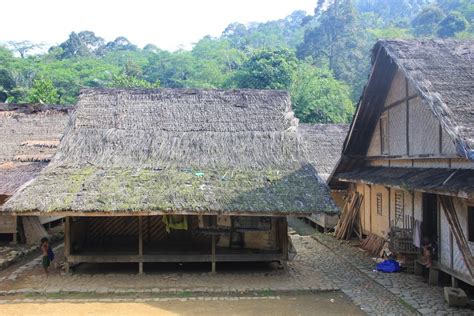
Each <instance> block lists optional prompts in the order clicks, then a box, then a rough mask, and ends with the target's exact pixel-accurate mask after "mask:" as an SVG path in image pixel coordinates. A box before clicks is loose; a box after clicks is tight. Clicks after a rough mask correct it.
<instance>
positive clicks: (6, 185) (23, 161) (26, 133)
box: [0, 103, 71, 242]
mask: <svg viewBox="0 0 474 316" xmlns="http://www.w3.org/2000/svg"><path fill="white" fill-rule="evenodd" d="M70 109H71V107H69V108H65V107H58V106H51V105H42V104H4V103H0V144H1V146H0V205H2V204H3V203H4V202H5V201H6V200H8V199H9V198H10V197H11V196H12V195H13V194H14V193H15V191H17V190H18V189H19V188H20V187H21V186H23V185H25V184H26V183H28V182H29V181H31V180H32V179H34V178H35V177H36V176H37V175H38V174H39V173H40V172H41V170H42V169H43V168H44V167H45V166H46V165H47V164H48V162H49V161H50V159H51V157H52V156H53V154H54V153H55V151H56V149H57V146H58V145H59V140H60V138H61V136H62V134H63V132H64V128H65V126H66V123H67V121H68V118H69V115H68V112H69V110H70ZM2 215H3V216H2V217H1V218H0V234H12V236H13V242H16V239H17V231H18V229H17V224H18V221H17V218H16V216H7V215H5V214H2ZM55 219H58V218H57V217H56V218H53V217H48V218H42V219H40V220H38V218H32V219H29V220H30V222H31V223H36V224H37V225H38V226H40V221H42V222H50V221H54V220H55ZM23 230H24V231H25V235H28V236H27V239H29V236H30V235H29V234H27V231H26V229H25V227H24V229H23ZM35 242H36V241H35Z"/></svg>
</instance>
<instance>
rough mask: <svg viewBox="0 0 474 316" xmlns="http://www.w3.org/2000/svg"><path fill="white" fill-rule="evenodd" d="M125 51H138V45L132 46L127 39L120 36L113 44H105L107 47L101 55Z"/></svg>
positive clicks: (104, 47) (102, 50)
mask: <svg viewBox="0 0 474 316" xmlns="http://www.w3.org/2000/svg"><path fill="white" fill-rule="evenodd" d="M123 50H129V51H136V50H138V48H137V46H136V45H134V44H132V43H131V42H130V41H129V40H128V39H127V38H125V37H123V36H119V37H117V38H116V39H115V40H113V41H112V42H108V43H107V44H105V46H103V47H102V48H101V49H100V53H101V54H104V53H107V52H113V51H123Z"/></svg>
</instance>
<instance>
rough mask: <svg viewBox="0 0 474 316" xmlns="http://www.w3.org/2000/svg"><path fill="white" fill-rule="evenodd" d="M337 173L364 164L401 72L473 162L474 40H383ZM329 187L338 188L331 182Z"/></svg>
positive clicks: (462, 154)
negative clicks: (389, 94) (394, 83)
mask: <svg viewBox="0 0 474 316" xmlns="http://www.w3.org/2000/svg"><path fill="white" fill-rule="evenodd" d="M372 64H373V66H372V72H371V75H370V78H369V82H368V84H367V86H366V87H365V89H364V93H363V94H362V97H361V99H360V102H359V106H358V107H357V110H356V113H355V114H354V118H353V120H352V123H351V127H350V129H349V133H348V135H347V138H346V140H345V141H344V145H343V154H342V157H341V161H340V163H339V164H338V165H337V166H336V168H335V170H334V174H338V173H342V172H348V171H351V170H354V168H359V167H361V166H363V165H364V157H365V156H366V154H367V150H368V148H369V144H370V140H371V136H372V134H373V131H374V129H375V127H376V125H377V121H378V119H379V118H380V114H381V113H382V111H383V105H384V102H385V99H386V97H387V94H388V92H389V89H390V84H391V82H392V79H393V78H394V76H395V74H396V72H397V71H401V72H402V73H403V75H404V76H405V77H406V78H407V79H408V82H409V83H410V85H411V86H412V87H413V88H414V89H415V91H416V93H417V94H418V95H419V96H420V97H421V98H422V99H423V100H424V101H425V103H426V104H427V106H428V107H429V108H430V110H431V111H432V112H433V114H434V115H435V116H436V117H437V118H438V120H439V121H440V124H441V126H442V128H443V129H444V130H445V131H446V132H447V134H448V135H450V137H451V138H452V141H453V143H455V145H456V150H457V153H458V155H459V156H460V157H463V158H466V159H469V160H471V161H474V106H473V105H474V84H473V83H474V67H473V64H474V41H473V40H453V39H445V40H441V39H436V40H381V41H378V42H377V44H376V45H375V46H374V49H373V56H372ZM329 181H330V185H331V187H333V188H335V187H337V186H338V185H339V184H338V183H337V181H335V180H334V181H333V180H332V177H331V179H329Z"/></svg>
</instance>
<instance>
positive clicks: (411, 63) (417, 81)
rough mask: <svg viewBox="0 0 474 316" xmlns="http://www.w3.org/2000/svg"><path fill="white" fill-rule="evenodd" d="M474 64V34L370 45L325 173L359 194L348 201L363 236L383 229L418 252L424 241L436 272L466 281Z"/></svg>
mask: <svg viewBox="0 0 474 316" xmlns="http://www.w3.org/2000/svg"><path fill="white" fill-rule="evenodd" d="M473 65H474V41H472V40H467V41H461V40H452V39H450V40H382V41H379V42H377V44H376V45H375V46H374V49H373V57H372V71H371V74H370V77H369V81H368V83H367V85H366V87H365V89H364V92H363V95H362V97H361V99H360V102H359V106H358V107H357V111H356V113H355V115H354V118H353V121H352V124H351V127H350V130H349V133H348V135H347V138H346V140H345V142H344V147H343V152H342V157H341V160H340V162H339V163H338V165H337V166H336V168H335V169H334V172H333V174H332V175H331V177H330V179H329V185H330V186H331V188H332V189H340V190H344V189H346V190H347V192H348V196H349V197H351V196H353V197H354V198H355V199H357V200H358V201H362V202H360V203H358V204H354V206H353V207H352V206H349V207H352V209H351V213H352V214H358V216H359V218H360V223H361V230H362V233H363V234H367V235H369V234H370V235H375V236H377V238H387V236H390V239H391V242H392V245H393V248H394V249H393V250H394V251H398V252H405V253H417V252H419V250H420V249H419V248H421V244H420V243H419V242H418V241H420V240H423V238H428V239H430V241H431V242H435V243H436V245H437V247H438V250H439V251H438V254H437V258H433V267H436V271H437V270H438V269H439V270H442V271H443V272H446V273H448V274H451V275H452V276H453V280H455V279H460V280H463V281H464V282H467V283H469V284H471V285H472V284H474V261H473V259H472V258H473V256H472V253H471V250H470V248H469V242H473V241H474V237H473V236H474V221H473V220H472V219H473V215H474V67H473ZM349 200H350V198H349ZM420 227H421V229H415V228H420ZM407 236H408V238H407ZM411 236H417V238H413V240H410V238H411ZM416 248H418V249H416ZM433 281H435V282H436V281H437V280H433Z"/></svg>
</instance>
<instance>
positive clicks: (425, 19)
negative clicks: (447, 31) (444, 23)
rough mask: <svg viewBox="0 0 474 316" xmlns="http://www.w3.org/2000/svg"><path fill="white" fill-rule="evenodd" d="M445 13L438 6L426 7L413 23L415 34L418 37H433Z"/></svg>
mask: <svg viewBox="0 0 474 316" xmlns="http://www.w3.org/2000/svg"><path fill="white" fill-rule="evenodd" d="M443 18H444V13H443V11H441V9H440V8H439V7H437V6H429V7H425V8H424V9H423V10H422V11H421V12H420V13H419V14H418V15H417V16H416V17H415V18H414V19H413V20H412V21H411V26H412V27H413V33H414V34H415V35H416V36H431V35H433V34H434V33H435V31H436V29H437V27H438V23H439V22H441V20H442V19H443Z"/></svg>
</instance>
